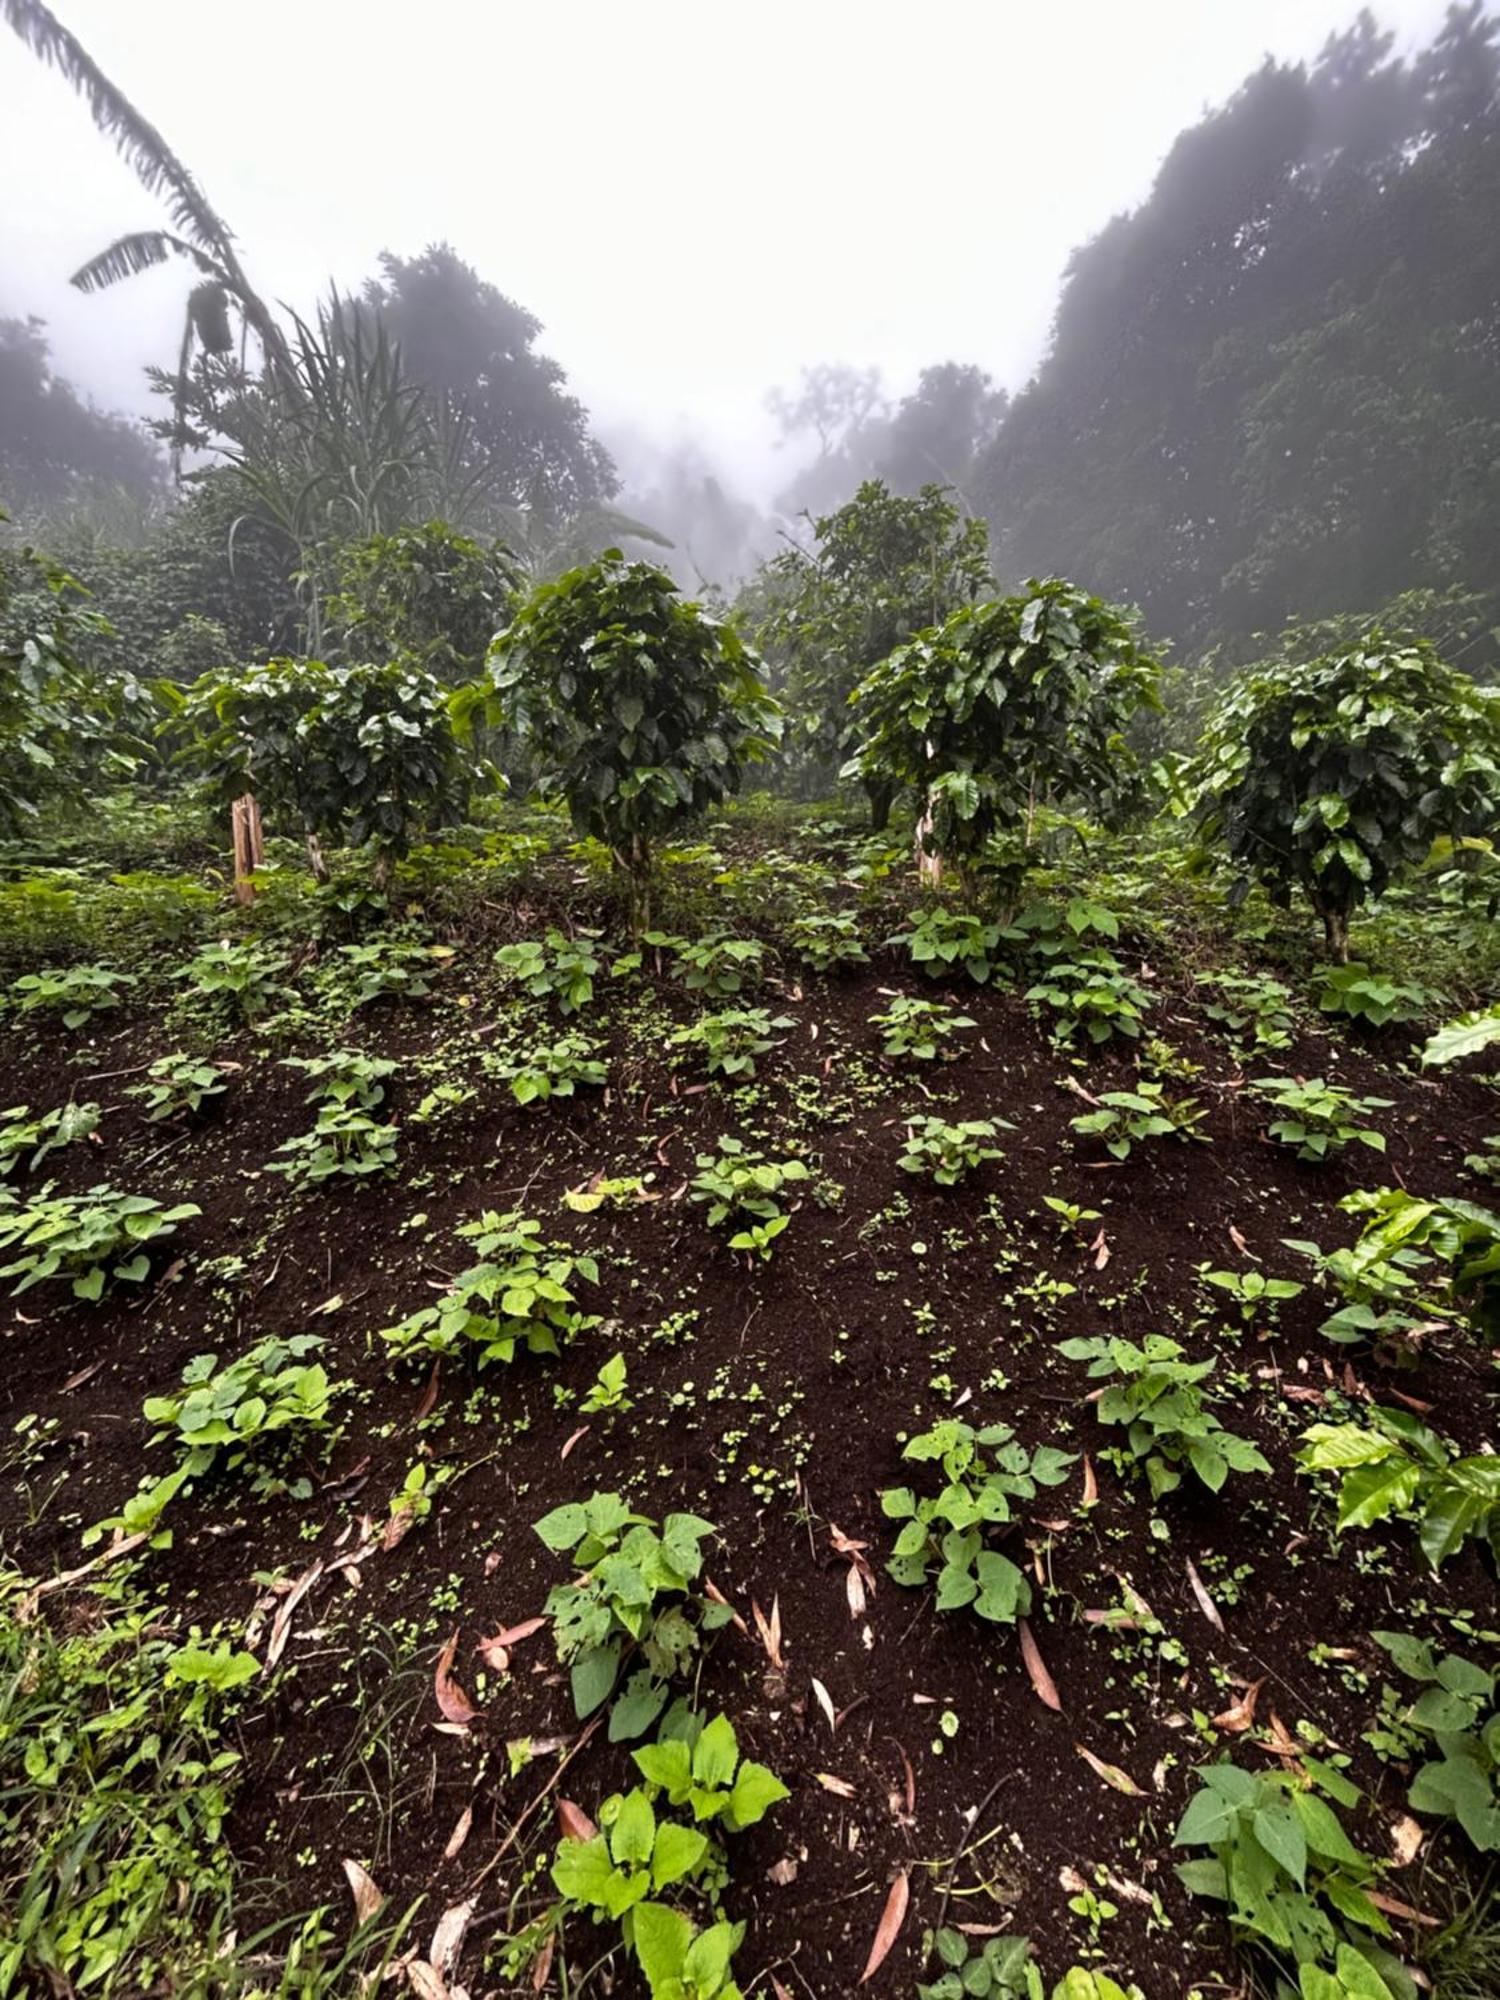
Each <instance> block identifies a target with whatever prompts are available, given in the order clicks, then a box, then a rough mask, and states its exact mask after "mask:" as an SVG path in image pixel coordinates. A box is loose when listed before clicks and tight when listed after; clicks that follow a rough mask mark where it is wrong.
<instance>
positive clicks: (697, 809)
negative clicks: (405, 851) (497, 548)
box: [485, 549, 781, 917]
mask: <svg viewBox="0 0 1500 2000" xmlns="http://www.w3.org/2000/svg"><path fill="white" fill-rule="evenodd" d="M488 689H489V694H488V697H487V698H486V702H485V706H486V707H487V709H488V711H489V713H490V716H491V719H492V720H494V721H495V722H497V723H498V724H499V725H500V726H501V728H503V729H504V730H505V731H507V732H508V733H509V734H510V735H512V736H513V737H514V738H516V739H517V740H518V741H519V742H520V743H521V745H522V746H523V747H524V748H525V750H526V751H527V753H528V754H529V755H530V757H531V758H532V759H533V760H534V762H535V765H536V767H537V770H538V774H539V780H540V783H541V787H542V789H543V790H544V791H545V792H548V793H551V794H553V795H555V796H558V797H560V798H562V799H564V800H566V802H567V806H568V811H569V814H570V815H571V817H572V821H573V825H574V827H575V829H576V830H577V832H578V833H579V834H580V835H591V836H592V837H594V838H595V839H598V840H601V841H603V842H604V843H605V845H606V846H607V847H608V848H609V849H610V852H611V854H612V856H613V858H614V861H615V865H616V866H617V867H618V868H621V869H623V870H624V871H625V872H626V873H627V875H628V876H629V878H630V881H631V884H632V894H633V902H634V908H635V912H636V915H637V917H639V916H640V915H641V914H642V912H643V909H644V895H645V888H646V881H647V877H648V874H649V869H650V859H651V843H652V842H653V841H655V840H657V839H659V838H660V837H661V836H663V835H664V834H666V833H668V832H670V831H672V830H674V829H675V828H676V827H677V826H678V825H680V824H681V823H682V821H683V820H684V819H685V818H688V817H691V816H692V815H694V814H696V813H701V812H703V811H705V810H706V809H707V808H708V807H709V806H711V805H715V804H717V803H719V801H721V800H722V799H724V798H725V797H726V796H727V795H728V794H730V793H731V792H735V791H738V789H739V786H740V781H741V778H742V776H743V773H744V770H745V768H746V766H747V765H748V764H751V763H753V762H755V761H757V760H758V759H759V758H761V757H763V756H765V755H766V754H767V753H768V752H769V751H770V749H771V748H772V746H773V745H774V744H775V743H776V742H777V740H778V739H779V737H780V734H781V715H780V711H779V709H778V708H777V706H776V704H775V703H774V702H773V701H772V700H771V699H770V697H769V695H768V694H767V693H766V690H765V685H764V683H763V682H762V680H761V678H760V673H759V663H758V662H757V660H756V659H755V656H754V655H753V654H752V653H751V652H750V651H749V650H748V649H747V648H746V647H745V646H744V645H743V644H742V643H741V641H740V640H739V638H738V637H737V636H736V634H735V633H734V632H733V630H732V629H730V628H729V627H728V626H726V625H723V624H721V623H720V622H719V621H718V620H717V619H715V618H711V617H709V615H708V614H707V613H706V612H705V611H703V610H702V609H701V607H700V606H698V605H696V604H692V603H686V602H684V601H683V600H682V599H681V598H680V597H679V596H678V594H677V587H676V585H675V584H674V583H673V582H672V580H671V578H670V577H669V576H667V575H666V573H665V572H664V571H662V570H658V569H653V568H652V567H651V566H650V565H649V564H647V563H627V562H626V561H625V560H624V558H623V557H622V556H621V554H620V553H619V551H618V550H617V549H611V550H609V551H607V552H606V553H605V555H604V556H602V557H601V558H600V560H599V561H598V562H595V563H590V564H589V565H588V566H587V567H585V568H582V569H574V570H569V571H568V572H567V573H566V574H565V575H563V576H560V577H559V578H558V579H557V580H556V581H555V582H553V583H545V584H541V585H539V586H538V588H537V589H536V590H534V591H533V592H532V594H531V596H530V597H529V598H528V599H527V601H526V603H525V604H524V605H523V606H522V607H521V609H520V611H518V612H517V614H516V616H515V618H514V619H513V620H512V621H511V623H510V624H509V625H508V626H507V627H506V628H505V630H504V631H503V632H501V633H500V634H499V635H498V637H497V638H496V639H495V641H494V643H493V645H492V646H491V648H490V653H489V662H488Z"/></svg>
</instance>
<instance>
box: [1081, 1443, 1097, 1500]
mask: <svg viewBox="0 0 1500 2000" xmlns="http://www.w3.org/2000/svg"><path fill="white" fill-rule="evenodd" d="M1098 1504H1099V1482H1098V1480H1097V1479H1096V1478H1095V1477H1094V1461H1093V1460H1092V1459H1091V1458H1090V1457H1089V1455H1088V1453H1087V1452H1085V1453H1084V1454H1083V1505H1084V1506H1085V1507H1097V1506H1098Z"/></svg>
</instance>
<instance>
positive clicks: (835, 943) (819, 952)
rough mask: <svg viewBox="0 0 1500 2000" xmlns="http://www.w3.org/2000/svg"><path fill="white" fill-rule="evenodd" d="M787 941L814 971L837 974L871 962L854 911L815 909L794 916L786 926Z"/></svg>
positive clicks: (803, 961)
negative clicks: (852, 966)
mask: <svg viewBox="0 0 1500 2000" xmlns="http://www.w3.org/2000/svg"><path fill="white" fill-rule="evenodd" d="M786 941H787V943H788V944H789V945H790V946H791V948H792V950H793V951H794V952H795V953H796V955H797V957H798V958H799V959H801V961H802V963H803V964H804V965H807V966H811V968H812V970H813V971H814V972H836V971H838V969H839V967H840V966H844V965H866V964H868V963H869V953H868V952H867V951H866V950H865V948H864V944H863V942H862V940H861V938H860V931H859V919H858V918H857V917H856V916H855V914H854V912H853V911H852V910H823V911H818V910H813V911H809V912H808V913H807V914H806V915H805V916H800V917H794V918H793V919H792V921H791V922H790V923H789V924H788V925H787V929H786Z"/></svg>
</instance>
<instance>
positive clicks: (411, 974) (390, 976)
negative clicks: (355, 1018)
mask: <svg viewBox="0 0 1500 2000" xmlns="http://www.w3.org/2000/svg"><path fill="white" fill-rule="evenodd" d="M448 956H451V952H450V951H449V948H448V947H447V946H441V945H440V946H431V945H422V944H415V943H412V942H411V941H410V940H408V939H405V938H374V939H372V940H371V941H370V942H369V943H368V944H342V945H340V946H339V948H338V950H337V952H336V953H335V954H334V955H333V956H332V957H331V958H329V959H327V960H325V961H324V963H323V964H322V965H320V966H319V968H318V975H317V983H318V987H319V990H320V992H322V993H323V994H325V995H326V996H327V998H328V999H329V1000H330V1001H332V1002H334V1003H336V1004H342V1005H345V1006H347V1007H348V1008H349V1009H350V1010H351V1012H352V1011H353V1010H354V1009H355V1008H357V1007H368V1006H370V1005H371V1004H372V1003H373V1002H374V1001H376V1000H425V999H426V998H427V996H428V994H429V993H430V992H431V991H432V975H433V972H434V970H435V969H436V965H437V963H438V961H439V960H441V959H442V958H444V957H448Z"/></svg>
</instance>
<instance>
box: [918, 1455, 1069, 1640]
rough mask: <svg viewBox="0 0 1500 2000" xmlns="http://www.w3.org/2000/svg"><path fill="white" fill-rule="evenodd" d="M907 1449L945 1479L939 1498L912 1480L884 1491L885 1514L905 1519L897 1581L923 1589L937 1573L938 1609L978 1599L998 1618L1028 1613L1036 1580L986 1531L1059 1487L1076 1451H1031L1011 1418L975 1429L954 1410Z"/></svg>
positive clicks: (978, 1606)
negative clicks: (989, 1541) (994, 1545)
mask: <svg viewBox="0 0 1500 2000" xmlns="http://www.w3.org/2000/svg"><path fill="white" fill-rule="evenodd" d="M901 1456H902V1457H903V1458H904V1459H906V1460H907V1461H908V1462H909V1463H911V1464H915V1465H927V1464H932V1463H934V1462H935V1463H937V1464H938V1465H940V1467H941V1469H942V1473H943V1477H944V1481H945V1484H944V1486H943V1489H942V1491H941V1492H940V1493H938V1494H937V1495H936V1496H934V1497H926V1496H923V1497H921V1498H919V1497H918V1496H917V1495H916V1494H915V1493H914V1492H913V1491H912V1489H911V1488H910V1487H908V1486H897V1487H890V1488H887V1490H886V1491H885V1492H883V1493H882V1494H881V1496H880V1506H881V1511H882V1513H884V1514H885V1516H886V1518H887V1519H888V1520H892V1521H901V1522H903V1523H904V1524H905V1525H904V1526H903V1527H902V1529H901V1531H900V1533H899V1534H898V1536H897V1537H896V1541H895V1544H894V1547H893V1549H892V1552H891V1557H890V1560H889V1562H888V1563H887V1564H886V1567H887V1569H888V1570H889V1571H890V1573H891V1575H892V1576H893V1577H894V1578H895V1580H896V1581H897V1583H899V1584H901V1585H903V1586H904V1587H905V1588H907V1589H919V1588H920V1587H921V1586H922V1585H923V1584H924V1583H925V1582H926V1581H927V1580H928V1577H929V1576H932V1577H933V1578H934V1579H935V1582H936V1587H937V1608H938V1610H939V1611H955V1610H959V1609H962V1608H963V1607H964V1606H966V1605H967V1606H972V1608H973V1610H974V1611H975V1612H976V1614H977V1615H978V1616H979V1617H981V1618H984V1619H988V1620H989V1621H990V1622H991V1623H992V1624H999V1625H1013V1624H1014V1623H1015V1622H1016V1620H1017V1619H1018V1618H1024V1617H1025V1615H1026V1613H1027V1612H1028V1611H1029V1610H1030V1609H1031V1585H1030V1584H1029V1583H1028V1582H1027V1580H1026V1578H1025V1576H1024V1575H1023V1574H1022V1572H1021V1571H1020V1570H1019V1569H1018V1568H1017V1566H1016V1565H1015V1564H1014V1563H1013V1562H1012V1561H1011V1560H1010V1558H1009V1556H1003V1555H1001V1554H1000V1552H999V1551H998V1550H997V1549H991V1548H988V1547H986V1545H985V1543H986V1534H987V1531H988V1530H990V1529H991V1528H995V1527H1004V1526H1007V1525H1008V1524H1009V1523H1010V1522H1012V1521H1013V1520H1014V1518H1015V1507H1014V1503H1016V1502H1019V1501H1027V1500H1033V1499H1035V1497H1036V1493H1037V1489H1038V1487H1043V1486H1060V1485H1061V1484H1062V1482H1063V1480H1065V1479H1066V1478H1067V1476H1068V1469H1069V1467H1070V1466H1071V1465H1073V1463H1074V1461H1075V1454H1074V1453H1072V1452H1066V1451H1058V1450H1057V1449H1056V1448H1055V1447H1054V1446H1052V1445H1040V1446H1038V1447H1037V1449H1036V1450H1034V1451H1028V1450H1027V1449H1026V1447H1025V1446H1024V1445H1022V1444H1019V1443H1017V1442H1016V1437H1015V1433H1014V1431H1012V1430H1011V1428H1010V1426H1009V1425H1008V1424H989V1425H987V1426H986V1427H985V1428H984V1429H983V1430H978V1431H976V1430H975V1429H974V1428H973V1426H972V1425H970V1424H966V1423H963V1422H962V1421H960V1420H959V1419H958V1418H955V1417H949V1418H945V1419H944V1420H943V1421H942V1422H941V1423H937V1424H934V1425H933V1427H932V1429H931V1430H929V1431H923V1432H922V1433H921V1434H920V1435H919V1436H917V1437H914V1438H911V1439H909V1440H908V1441H907V1443H906V1445H905V1446H904V1448H903V1449H902V1453H901Z"/></svg>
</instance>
